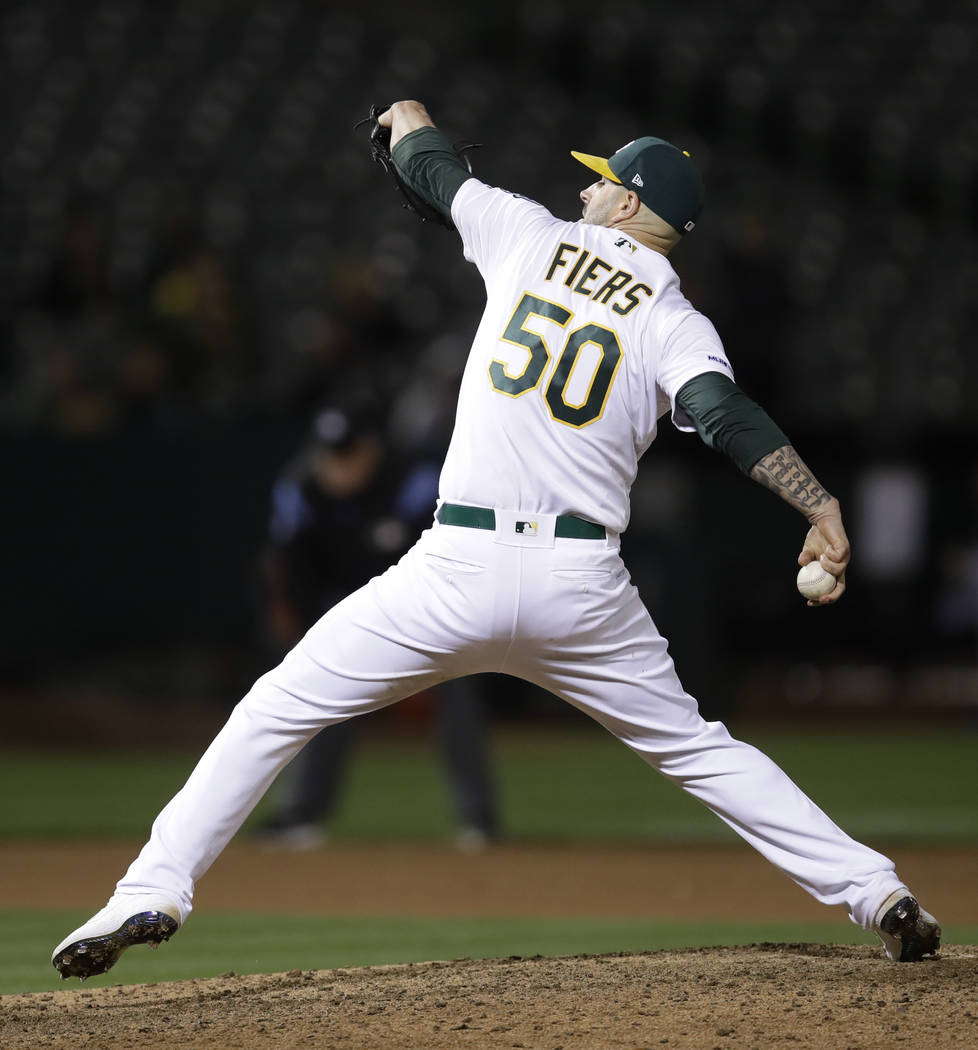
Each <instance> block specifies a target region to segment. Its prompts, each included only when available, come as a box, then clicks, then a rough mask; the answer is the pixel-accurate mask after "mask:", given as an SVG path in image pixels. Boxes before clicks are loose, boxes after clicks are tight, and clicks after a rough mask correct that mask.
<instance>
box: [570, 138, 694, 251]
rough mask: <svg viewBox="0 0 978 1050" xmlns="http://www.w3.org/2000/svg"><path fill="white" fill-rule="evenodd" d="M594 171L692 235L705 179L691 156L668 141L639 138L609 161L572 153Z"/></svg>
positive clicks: (676, 227) (675, 227)
mask: <svg viewBox="0 0 978 1050" xmlns="http://www.w3.org/2000/svg"><path fill="white" fill-rule="evenodd" d="M571 156H572V157H573V158H574V159H575V160H579V161H580V162H581V163H582V164H584V165H585V166H586V167H588V168H590V169H591V170H592V171H596V172H597V173H598V174H599V175H603V176H604V177H605V178H606V179H610V180H611V181H612V182H617V183H619V184H620V185H622V186H625V187H627V188H628V189H630V190H632V191H633V192H634V193H636V194H637V195H638V199H639V200H640V201H641V202H642V203H643V204H644V205H645V206H646V207H647V208H651V209H652V211H654V212H655V213H656V215H661V216H662V218H663V219H665V220H666V222H667V223H669V225H670V226H671V227H672V228H673V229H674V230H676V231H678V232H679V233H681V234H684V233H689V231H690V230H691V229H692V228H693V227H694V226H695V225H696V219H697V218H698V217H699V214H700V212H701V211H702V210H703V198H704V188H703V177H702V176H701V175H700V173H699V170H698V169H697V167H696V165H695V164H694V163H693V161H692V158H691V157H690V155H689V154H688V153H687V152H686V151H685V150H681V149H677V148H676V147H675V146H673V145H672V143H671V142H666V140H665V139H657V138H654V137H653V136H651V135H646V136H645V137H644V138H640V139H635V140H633V141H632V142H629V143H628V145H627V146H622V148H621V149H620V150H618V152H617V153H614V154H612V155H611V156H610V157H608V158H604V157H593V156H591V154H589V153H578V152H577V150H571Z"/></svg>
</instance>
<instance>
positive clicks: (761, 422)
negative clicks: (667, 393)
mask: <svg viewBox="0 0 978 1050" xmlns="http://www.w3.org/2000/svg"><path fill="white" fill-rule="evenodd" d="M676 404H677V405H679V406H680V407H681V408H682V409H683V411H684V412H685V413H686V415H687V416H689V418H690V419H691V420H692V422H693V425H694V426H695V427H696V432H697V433H698V434H699V436H700V437H701V438H702V439H703V441H704V442H706V444H707V445H709V447H710V448H715V449H716V450H717V451H718V452H722V453H723V454H724V455H726V456H729V457H730V459H732V460H733V461H734V463H736V464H737V466H738V467H739V468H740V469H741V470H742V471H743V472H744V473H745V474H749V473H750V471H751V468H752V467H753V466H754V464H755V463H757V461H758V460H759V459H761V458H762V457H763V456H766V455H768V453H770V452H774V451H775V449H779V448H781V447H783V446H784V445H790V444H791V442H790V441H789V440H788V438H787V436H786V435H785V433H784V431H783V430H782V429H781V428H780V427H779V426H778V425H777V424H776V423H775V422H774V420H773V419H771V417H770V416H769V415H768V414H767V413H766V412H765V411H764V409H763V408H761V406H760V405H758V404H757V403H756V402H755V401H752V400H751V399H750V398H749V397H748V396H747V395H746V394H745V393H744V392H743V390H741V389H740V387H739V386H737V384H736V383H735V382H734V381H733V380H732V379H730V378H729V377H728V376H725V375H723V373H721V372H703V373H702V374H701V375H698V376H695V377H694V378H693V379H691V380H690V381H689V382H688V383H686V384H685V385H684V386H683V387H682V388H681V389H680V391H679V393H678V394H677V395H676Z"/></svg>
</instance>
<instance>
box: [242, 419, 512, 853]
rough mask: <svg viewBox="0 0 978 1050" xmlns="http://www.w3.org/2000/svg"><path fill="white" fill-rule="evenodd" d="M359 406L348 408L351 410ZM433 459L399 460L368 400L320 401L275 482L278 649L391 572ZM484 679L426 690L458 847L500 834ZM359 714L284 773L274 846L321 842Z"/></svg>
mask: <svg viewBox="0 0 978 1050" xmlns="http://www.w3.org/2000/svg"><path fill="white" fill-rule="evenodd" d="M351 405H352V407H351ZM438 470H439V460H438V457H437V456H435V457H432V459H431V460H428V459H426V458H421V459H418V460H417V461H416V462H413V463H408V464H404V463H402V462H400V461H397V460H396V457H395V455H394V454H393V449H392V447H391V445H390V443H389V442H388V440H387V438H386V436H385V429H384V421H383V419H382V418H381V416H380V415H379V413H378V412H377V411H376V410H375V409H374V408H373V406H372V405H371V404H370V403H369V402H367V401H364V400H362V399H351V404H350V405H344V407H335V406H334V407H326V408H323V409H322V410H321V411H320V412H319V413H318V414H317V415H316V416H315V418H314V420H313V424H312V429H311V433H310V437H309V440H308V441H307V443H306V445H305V446H304V447H303V448H302V449H301V450H300V451H299V453H298V455H297V456H296V457H295V459H294V460H293V461H292V462H291V463H290V464H289V465H288V466H287V467H286V468H285V470H284V471H283V473H282V474H281V476H280V477H279V478H278V480H277V481H276V482H275V485H274V487H273V490H272V508H271V521H270V526H269V533H268V538H267V542H266V545H265V549H264V551H263V554H262V562H261V575H262V582H263V588H264V595H265V599H266V603H267V604H266V608H267V628H268V632H269V636H270V640H271V643H272V644H273V645H274V646H275V648H276V649H278V650H279V651H280V652H282V653H284V652H287V651H288V650H289V649H291V648H292V647H293V646H294V645H295V644H296V642H297V641H298V640H299V639H300V638H301V637H302V635H303V634H304V633H305V631H306V629H307V628H308V627H310V626H311V625H312V624H313V623H315V622H316V620H318V619H319V617H320V616H322V615H323V613H324V612H326V611H327V609H329V608H330V607H331V606H333V605H335V604H336V603H337V602H338V601H340V600H341V599H342V598H345V597H346V596H347V595H348V594H350V593H351V592H352V591H355V590H356V589H357V588H359V587H361V586H362V585H363V584H364V583H366V582H367V580H369V579H370V578H371V577H372V576H376V575H378V574H379V573H382V572H384V570H385V569H387V568H388V567H389V566H390V565H391V564H392V563H393V562H394V561H396V560H397V559H398V558H399V557H400V556H401V554H403V553H404V551H406V550H407V549H408V547H410V546H411V544H413V543H414V541H415V540H416V539H417V537H418V535H419V533H420V532H421V531H422V529H423V528H424V527H426V526H427V525H428V524H429V523H430V521H431V514H432V508H433V507H434V505H435V500H436V497H437V489H438ZM480 686H481V682H480V680H479V679H478V678H460V679H456V680H454V681H451V682H445V683H443V684H442V685H439V686H437V687H436V688H435V689H433V690H432V691H431V697H432V699H433V701H434V707H435V710H436V712H437V721H438V728H439V740H440V746H441V752H442V757H443V759H444V762H445V765H446V770H447V773H448V778H449V782H450V785H451V788H452V791H453V794H454V806H455V812H456V819H457V821H458V833H457V843H458V845H459V847H460V848H462V849H466V850H477V849H480V848H482V847H484V846H485V845H487V844H488V843H489V842H490V841H491V840H492V839H493V838H494V837H495V835H496V832H497V825H496V813H495V802H494V796H493V786H492V778H491V776H490V770H489V757H488V746H487V742H486V717H485V711H484V705H483V698H482V693H481V687H480ZM361 722H362V720H361V719H355V718H353V719H349V720H347V721H345V722H341V723H339V724H337V725H333V726H331V727H330V728H328V729H325V730H323V731H322V732H320V733H319V735H318V736H317V737H315V738H314V739H313V740H312V741H311V742H310V743H309V744H308V745H307V746H306V747H305V748H304V749H303V750H302V751H301V752H300V753H299V755H297V756H296V758H295V760H294V761H293V762H292V764H291V765H290V766H289V767H288V768H287V769H286V771H285V772H284V774H283V777H282V782H281V784H280V795H279V802H278V809H277V811H276V812H275V814H274V816H273V817H272V818H271V819H269V820H268V821H266V823H265V824H264V825H263V826H262V827H261V829H260V835H261V838H262V840H263V842H265V843H266V844H268V845H272V846H281V847H283V848H290V849H314V848H316V847H317V846H320V845H322V843H323V842H325V839H326V833H325V830H324V822H325V821H326V820H328V818H329V817H330V816H332V814H333V813H334V811H335V808H336V803H337V798H338V796H339V793H340V789H341V786H342V781H343V778H344V776H345V774H346V772H347V767H348V764H349V758H350V755H351V752H352V750H353V748H354V746H355V743H356V734H357V733H358V732H359V729H360V725H361Z"/></svg>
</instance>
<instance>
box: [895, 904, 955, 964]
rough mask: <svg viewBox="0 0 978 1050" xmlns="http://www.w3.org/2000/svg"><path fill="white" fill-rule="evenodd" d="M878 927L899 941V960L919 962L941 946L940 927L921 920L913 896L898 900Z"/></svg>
mask: <svg viewBox="0 0 978 1050" xmlns="http://www.w3.org/2000/svg"><path fill="white" fill-rule="evenodd" d="M880 929H882V930H883V931H884V932H885V933H888V934H889V935H890V936H891V937H895V938H896V939H897V940H898V941H899V942H900V962H920V961H921V959H923V957H924V956H925V955H934V954H935V953H936V952H937V949H938V948H940V946H941V928H940V926H938V925H937V924H936V923H929V922H925V921H921V918H920V905H919V904H918V903H917V902H916V901H915V900H914V899H913V897H905V898H904V899H903V900H901V901H898V902H897V903H896V904H894V905H893V907H892V908H890V910H889V911H888V912H887V913H886V915H884V916H883V918H882V919H881V920H880Z"/></svg>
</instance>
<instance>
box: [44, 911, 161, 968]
mask: <svg viewBox="0 0 978 1050" xmlns="http://www.w3.org/2000/svg"><path fill="white" fill-rule="evenodd" d="M179 916H180V910H179V908H177V906H176V905H175V904H174V903H173V902H172V901H170V900H168V899H167V898H166V897H161V896H158V895H154V894H117V895H115V896H113V897H112V898H111V899H110V900H109V903H108V904H106V906H105V907H104V908H103V909H102V910H101V911H100V912H97V913H96V914H95V915H93V916H92V917H91V918H90V919H89V920H88V922H86V923H85V925H84V926H79V927H78V929H77V930H75V931H74V933H71V934H69V935H68V936H67V937H66V938H65V939H64V940H63V941H62V942H61V943H60V944H59V945H58V947H57V948H55V949H54V952H53V953H52V955H51V963H52V965H53V966H54V968H55V969H56V970H57V971H58V973H60V974H61V978H62V980H65V979H67V978H68V977H80V978H81V979H82V980H83V981H84V980H85V978H86V977H93V976H95V974H99V973H105V971H106V970H109V969H111V968H112V967H113V966H114V965H115V963H116V961H117V960H118V958H119V956H120V955H121V954H122V953H123V952H124V951H125V950H126V949H127V948H131V947H132V946H133V945H134V944H148V945H149V946H150V947H151V948H157V947H159V945H160V943H161V942H163V941H168V940H169V939H170V938H171V937H172V936H173V934H175V933H176V932H177V930H178V929H179V928H180V918H179Z"/></svg>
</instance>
